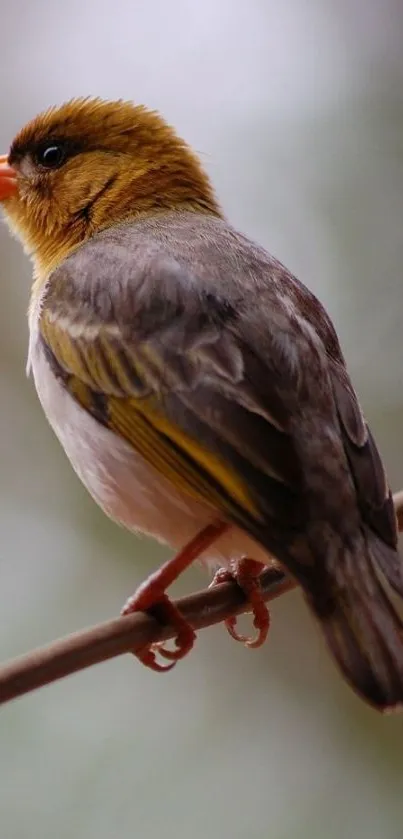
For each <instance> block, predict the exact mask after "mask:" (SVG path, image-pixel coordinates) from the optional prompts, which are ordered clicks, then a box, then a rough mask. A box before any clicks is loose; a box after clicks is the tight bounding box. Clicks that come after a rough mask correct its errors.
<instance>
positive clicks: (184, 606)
mask: <svg viewBox="0 0 403 839" xmlns="http://www.w3.org/2000/svg"><path fill="white" fill-rule="evenodd" d="M393 500H394V504H395V510H396V516H397V520H398V524H399V530H401V531H402V530H403V491H401V492H398V493H396V495H394V497H393ZM261 581H262V591H263V595H264V599H265V600H266V601H269V600H273V599H274V598H276V597H279V596H280V595H281V594H285V592H287V591H290V589H292V588H294V585H295V583H294V581H293V580H291V579H290V578H289V577H287V575H286V574H283V573H282V572H281V571H279V570H277V569H274V568H271V569H270V568H268V569H267V570H266V571H264V573H263V574H262V576H261ZM176 605H177V606H178V608H179V609H180V611H181V612H182V614H183V615H184V617H185V618H186V620H187V621H189V623H190V624H191V625H192V626H193V628H194V629H202V628H203V627H206V626H212V625H213V624H216V623H220V622H221V621H223V620H225V618H228V617H230V616H231V615H237V614H241V613H242V612H245V611H247V609H248V604H247V603H246V602H245V598H244V596H243V594H242V592H241V591H240V589H239V588H238V586H237V585H236V584H235V583H222V584H221V585H218V586H216V587H215V588H210V589H203V591H200V592H197V593H196V594H192V595H190V596H189V597H182V598H181V599H179V600H177V601H176ZM168 638H172V631H171V629H170V627H169V626H167V627H161V626H160V625H159V624H158V623H157V622H156V621H155V620H153V618H151V617H148V615H145V614H142V613H140V614H135V615H129V616H127V617H122V618H116V619H115V620H112V621H108V622H107V623H102V624H99V625H98V626H94V627H92V628H91V629H86V630H83V631H81V632H77V633H75V634H74V635H69V636H68V637H67V638H62V639H60V640H59V641H54V642H53V643H52V644H49V646H47V647H42V648H41V649H38V650H33V652H30V653H28V654H27V655H24V656H21V657H20V658H17V659H14V660H13V661H10V662H9V663H6V664H4V665H3V667H1V668H0V704H2V703H4V702H9V701H10V700H11V699H15V698H16V697H17V696H22V694H24V693H29V692H30V691H32V690H35V689H36V688H39V687H42V686H43V685H47V684H49V683H50V682H55V681H56V680H57V679H62V678H64V677H65V676H69V675H70V674H71V673H76V672H77V671H78V670H84V669H85V668H86V667H91V666H92V665H93V664H98V663H99V662H101V661H106V660H107V659H109V658H114V657H115V656H118V655H123V653H127V652H130V651H135V650H137V649H139V648H140V647H142V646H144V644H147V643H150V642H152V641H165V640H167V639H168Z"/></svg>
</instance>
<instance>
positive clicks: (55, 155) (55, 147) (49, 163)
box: [36, 143, 66, 169]
mask: <svg viewBox="0 0 403 839" xmlns="http://www.w3.org/2000/svg"><path fill="white" fill-rule="evenodd" d="M36 158H37V161H38V163H39V165H40V166H43V167H44V169H57V168H58V167H59V166H61V165H62V163H64V161H65V159H66V149H65V148H64V146H63V145H62V144H61V143H49V145H47V146H43V148H41V149H38V151H37V154H36Z"/></svg>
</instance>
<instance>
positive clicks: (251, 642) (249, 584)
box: [210, 557, 270, 649]
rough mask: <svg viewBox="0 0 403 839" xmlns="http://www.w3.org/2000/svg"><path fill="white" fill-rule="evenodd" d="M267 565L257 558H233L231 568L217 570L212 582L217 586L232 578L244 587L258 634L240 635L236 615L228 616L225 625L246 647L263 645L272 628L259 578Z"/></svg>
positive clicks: (232, 635)
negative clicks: (251, 635) (250, 635)
mask: <svg viewBox="0 0 403 839" xmlns="http://www.w3.org/2000/svg"><path fill="white" fill-rule="evenodd" d="M265 567H266V566H265V565H264V564H263V562H257V561H256V560H255V559H249V557H243V558H242V559H238V560H233V561H232V562H231V565H230V568H220V569H219V570H218V571H217V573H216V574H215V575H214V578H213V581H212V583H211V584H210V585H211V586H215V585H218V583H226V582H230V581H231V580H232V581H234V582H236V583H237V585H238V586H239V588H240V589H242V591H243V593H244V594H245V597H246V598H247V600H248V603H250V606H251V612H252V613H253V625H254V627H255V629H256V634H255V636H253V637H251V638H249V637H248V636H247V635H240V634H239V633H238V632H237V629H236V624H237V618H236V617H230V618H227V619H226V621H225V626H226V627H227V630H228V632H229V634H230V635H231V638H234V639H235V641H241V642H242V643H243V644H245V646H246V647H249V648H251V649H256V648H257V647H261V646H262V644H263V643H264V642H265V640H266V638H267V633H268V631H269V628H270V612H269V610H268V608H267V605H266V603H265V601H264V600H263V597H262V590H261V586H260V580H259V577H260V574H261V572H262V570H263V569H264V568H265Z"/></svg>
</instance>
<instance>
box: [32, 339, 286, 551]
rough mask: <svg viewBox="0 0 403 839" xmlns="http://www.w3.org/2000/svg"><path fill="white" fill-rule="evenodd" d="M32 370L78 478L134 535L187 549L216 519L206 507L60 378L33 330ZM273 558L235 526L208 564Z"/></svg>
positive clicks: (216, 546) (108, 512)
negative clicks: (173, 482) (151, 463)
mask: <svg viewBox="0 0 403 839" xmlns="http://www.w3.org/2000/svg"><path fill="white" fill-rule="evenodd" d="M29 366H30V368H31V369H32V372H33V376H34V380H35V386H36V390H37V392H38V396H39V399H40V401H41V404H42V407H43V409H44V412H45V414H46V416H47V419H48V420H49V423H50V425H51V426H52V428H53V430H54V432H55V434H56V435H57V437H58V439H59V441H60V443H61V444H62V446H63V448H64V450H65V452H66V454H67V457H68V458H69V460H70V462H71V464H72V466H73V468H74V470H75V471H76V473H77V475H78V476H79V478H80V479H81V481H82V482H83V483H84V485H85V486H86V487H87V489H88V491H89V492H90V493H91V495H92V497H93V498H94V499H95V501H96V502H97V503H98V504H99V506H100V507H101V508H102V509H103V510H104V512H105V513H106V514H107V515H108V516H110V517H111V518H113V519H114V520H115V521H118V522H119V523H120V524H123V525H124V526H125V527H126V528H128V529H129V530H131V531H140V532H142V533H148V534H151V535H152V536H154V537H155V538H156V539H158V540H159V541H162V542H166V543H167V544H169V545H171V546H172V547H174V548H181V547H183V546H184V545H185V544H186V543H187V542H188V541H189V540H190V539H191V538H192V537H193V536H195V535H196V533H198V532H199V531H200V530H201V529H202V528H203V527H205V526H206V525H207V524H208V523H209V522H211V521H212V520H213V519H214V513H212V512H211V510H210V509H209V508H208V507H207V506H206V507H205V506H204V505H203V504H199V503H198V502H197V501H194V500H193V499H192V498H188V497H187V496H185V495H182V494H181V493H179V492H177V491H176V490H175V489H174V488H173V487H172V485H171V484H170V483H169V482H168V481H167V480H166V479H165V478H164V477H162V476H160V474H159V473H157V472H156V470H154V468H153V467H151V466H149V465H148V464H147V462H146V461H145V460H144V459H143V458H142V457H141V455H139V454H137V452H136V451H135V450H134V449H133V448H132V447H131V446H130V445H129V444H128V443H126V442H125V440H123V439H121V438H120V437H119V436H118V435H116V434H115V433H114V432H112V431H110V430H109V429H108V428H105V427H104V426H102V425H100V424H99V423H98V422H97V421H96V420H95V419H93V417H91V415H90V414H88V413H87V412H86V411H85V410H84V409H83V408H82V407H81V405H79V404H78V403H77V402H76V401H75V399H74V398H73V397H72V396H71V395H70V394H69V393H68V391H67V390H66V389H65V388H64V386H63V385H62V383H61V382H59V381H58V380H57V378H56V377H55V375H54V373H53V371H52V370H51V368H50V366H49V363H48V361H47V359H46V357H45V355H44V352H43V349H42V347H41V344H40V342H39V341H38V336H37V330H36V325H33V328H32V329H31V340H30V350H29ZM242 556H252V557H253V558H254V559H257V560H260V561H262V562H269V561H270V560H269V557H268V556H267V554H266V553H265V552H264V551H263V549H262V548H261V547H260V546H258V545H257V544H256V543H255V542H254V541H253V540H252V539H250V538H249V537H248V536H247V535H246V534H244V533H243V532H242V531H239V530H238V529H237V528H233V529H231V530H230V531H228V532H227V533H226V534H224V535H223V536H222V537H221V538H220V540H219V541H217V543H216V544H215V545H214V546H212V548H211V549H210V550H209V552H208V554H206V555H203V557H202V558H203V560H204V561H205V562H207V563H208V564H209V565H211V566H212V567H214V566H220V565H228V564H229V562H230V560H231V559H237V558H239V557H242Z"/></svg>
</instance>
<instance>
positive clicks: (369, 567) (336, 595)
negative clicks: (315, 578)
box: [305, 530, 403, 710]
mask: <svg viewBox="0 0 403 839" xmlns="http://www.w3.org/2000/svg"><path fill="white" fill-rule="evenodd" d="M329 550H330V553H331V554H332V556H330V557H329V560H330V561H329V563H326V566H327V568H326V570H327V574H326V576H325V579H324V581H323V586H324V589H325V590H322V591H318V590H317V591H316V593H315V594H313V592H312V588H311V586H308V587H307V586H306V585H305V591H306V596H307V599H308V601H309V604H310V606H311V607H312V608H313V610H314V612H315V613H316V615H317V617H318V619H319V621H320V624H321V626H322V628H323V631H324V633H325V637H326V640H327V643H328V645H329V647H330V649H331V651H332V653H333V655H334V657H335V659H336V661H337V662H338V664H339V666H340V668H341V670H342V672H343V674H344V676H345V677H346V679H347V680H348V681H349V683H350V684H351V686H352V687H353V688H354V690H356V691H357V693H359V694H360V695H361V696H362V697H363V698H364V699H366V700H367V701H368V702H370V703H371V704H372V705H373V706H375V707H377V708H378V709H380V710H387V709H393V708H396V707H397V706H399V705H402V706H403V623H402V620H401V619H400V617H399V615H398V614H397V612H396V610H395V608H394V605H393V603H392V599H391V591H390V589H389V591H388V590H387V586H389V587H392V588H394V589H395V590H398V593H399V594H400V595H401V596H403V566H402V565H401V563H400V559H399V555H398V553H397V551H396V550H394V549H393V548H391V547H389V546H388V545H386V544H385V543H384V542H382V541H381V540H380V539H378V537H377V536H376V535H375V534H374V533H372V532H370V531H367V530H364V531H362V532H361V534H359V537H358V539H357V540H356V541H355V542H354V543H353V544H352V545H350V546H349V547H346V546H345V545H344V544H343V543H342V541H341V539H340V538H339V537H337V536H335V538H334V539H333V540H332V544H331V547H330V549H329ZM322 562H323V558H322ZM329 565H330V567H329ZM320 588H322V586H320Z"/></svg>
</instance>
